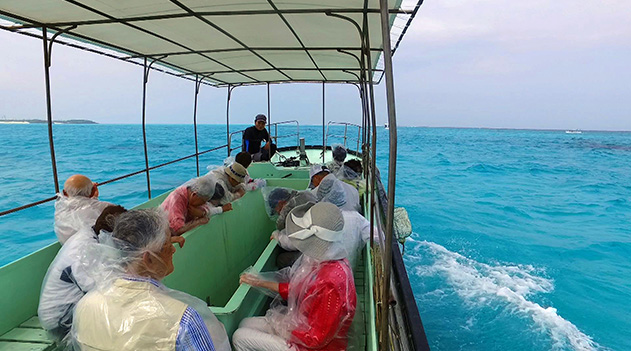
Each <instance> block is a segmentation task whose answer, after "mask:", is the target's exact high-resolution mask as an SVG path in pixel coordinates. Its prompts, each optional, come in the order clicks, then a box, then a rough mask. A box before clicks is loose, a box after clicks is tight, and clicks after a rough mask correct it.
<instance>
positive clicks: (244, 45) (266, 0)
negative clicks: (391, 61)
mask: <svg viewBox="0 0 631 351" xmlns="http://www.w3.org/2000/svg"><path fill="white" fill-rule="evenodd" d="M402 1H403V0H391V1H390V2H389V6H390V13H391V18H390V19H391V20H390V24H391V28H392V25H393V24H394V23H395V19H396V18H397V15H398V14H408V19H409V20H411V18H410V16H409V13H410V12H411V10H407V11H405V10H403V9H401V4H402ZM420 2H421V1H419V2H418V3H417V2H416V1H415V2H414V5H416V7H415V8H414V9H413V12H415V11H416V9H418V6H419V5H420ZM0 16H2V17H3V18H4V19H7V20H9V21H12V22H16V23H18V24H19V25H18V26H12V27H10V28H11V30H23V31H26V30H29V28H41V27H44V26H45V27H46V28H47V29H48V30H49V31H60V30H61V31H64V32H63V33H62V35H63V36H65V37H69V38H72V39H76V40H79V41H81V42H83V43H88V44H92V45H96V46H97V48H96V50H97V51H99V50H101V49H106V50H114V51H116V52H117V53H122V54H124V55H126V58H127V59H131V60H134V59H144V58H145V57H146V58H148V59H149V60H154V59H156V60H157V61H156V65H162V66H166V67H168V68H170V69H172V70H175V71H176V72H178V73H179V74H182V75H187V76H194V75H198V76H199V77H204V80H205V82H207V83H211V84H213V85H227V84H232V85H235V84H262V83H277V82H300V81H303V82H357V81H359V77H360V74H361V65H360V56H361V48H362V40H361V36H360V31H366V30H367V31H368V33H369V41H370V52H371V66H372V68H373V69H374V70H375V72H376V73H379V70H378V69H376V67H377V64H378V61H379V55H380V54H381V49H382V40H381V38H382V37H381V27H380V13H379V1H378V0H365V1H364V0H361V1H360V0H322V1H318V2H315V1H313V0H312V1H309V0H292V1H280V0H247V1H245V0H212V1H208V0H206V1H203V0H133V1H122V0H66V1H63V0H20V1H15V0H0ZM364 16H365V17H364ZM412 17H413V16H412ZM406 25H407V23H406ZM4 29H7V28H6V27H5V28H4ZM402 34H403V33H400V35H402ZM399 39H400V38H396V39H395V40H396V41H397V42H398V40H399Z"/></svg>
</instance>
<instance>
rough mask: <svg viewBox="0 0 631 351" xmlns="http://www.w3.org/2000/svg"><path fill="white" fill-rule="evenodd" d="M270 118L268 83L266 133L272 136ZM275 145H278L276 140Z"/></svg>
mask: <svg viewBox="0 0 631 351" xmlns="http://www.w3.org/2000/svg"><path fill="white" fill-rule="evenodd" d="M271 123H272V116H271V104H270V94H269V83H267V132H268V133H269V135H270V138H271V135H272V127H271ZM274 142H275V143H276V144H278V140H274Z"/></svg>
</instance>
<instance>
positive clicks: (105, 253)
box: [71, 209, 231, 351]
mask: <svg viewBox="0 0 631 351" xmlns="http://www.w3.org/2000/svg"><path fill="white" fill-rule="evenodd" d="M140 211H146V212H145V213H143V215H144V214H148V216H144V217H142V216H138V214H137V213H138V212H140ZM133 212H135V213H133ZM158 212H159V210H157V209H150V210H135V211H129V212H127V214H130V213H132V215H135V216H137V217H136V218H138V217H140V220H135V221H130V217H129V216H127V217H125V216H126V215H127V214H125V215H121V216H120V217H119V219H118V221H119V222H121V223H122V224H121V225H120V226H127V227H126V228H125V227H123V228H121V227H120V226H119V223H118V222H117V226H116V227H115V228H114V232H115V233H116V232H117V231H118V232H119V233H120V232H123V233H133V232H137V231H143V230H144V231H146V232H155V233H158V234H156V235H153V236H151V235H145V236H144V237H142V236H127V237H125V236H124V235H122V236H121V235H120V234H113V235H107V234H101V236H100V237H99V240H100V243H99V244H97V245H94V246H93V247H92V249H91V250H88V252H86V254H85V256H84V257H83V259H82V264H83V265H85V266H86V267H89V268H88V269H90V270H92V273H91V274H92V276H93V277H95V281H96V282H97V283H96V287H95V288H94V289H93V290H92V291H90V292H89V293H88V294H86V295H85V297H84V298H83V299H81V301H79V303H78V304H77V306H76V308H75V311H74V319H73V324H72V330H71V337H72V340H71V341H72V345H73V346H74V348H75V350H112V351H114V350H142V349H152V350H184V349H187V348H186V345H188V343H190V342H191V340H193V339H195V338H197V339H199V338H200V335H202V336H203V335H207V334H205V333H204V330H203V326H204V325H205V327H206V328H207V329H208V332H209V334H210V338H211V340H212V343H213V345H214V348H215V350H217V351H229V350H230V349H231V348H230V344H229V341H228V336H227V334H226V331H225V328H224V326H223V324H221V323H220V322H219V321H218V320H217V318H216V317H215V316H214V315H213V314H212V312H211V311H210V309H209V308H208V306H207V305H206V303H205V302H203V301H201V300H200V299H198V298H196V297H193V296H191V295H188V294H186V293H183V292H180V291H176V290H172V289H169V288H167V287H165V286H164V285H162V284H161V283H160V282H159V279H158V278H151V277H164V276H165V275H168V274H169V273H170V269H172V266H170V262H169V261H165V260H163V259H162V257H164V255H165V254H164V252H169V250H173V251H174V250H175V249H174V248H173V247H172V245H173V244H172V243H171V241H170V240H169V239H168V238H169V235H168V234H167V233H168V232H167V231H168V221H166V218H165V217H164V216H165V215H164V214H163V213H158ZM156 218H157V219H156ZM125 222H130V224H126V223H125ZM147 227H149V229H147ZM161 233H164V235H162V234H161ZM114 235H116V236H117V237H114ZM177 238H178V239H179V240H181V238H180V237H177ZM180 242H181V241H180ZM147 262H151V264H150V265H149V264H148V263H147ZM170 267H171V268H170ZM191 321H199V324H195V323H191ZM199 325H202V328H201V331H200V328H199ZM195 326H196V327H195ZM202 339H204V338H203V337H202ZM206 339H207V337H206Z"/></svg>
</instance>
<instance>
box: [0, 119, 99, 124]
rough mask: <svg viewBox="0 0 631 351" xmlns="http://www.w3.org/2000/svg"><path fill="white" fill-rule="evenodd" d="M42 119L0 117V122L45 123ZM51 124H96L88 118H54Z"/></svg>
mask: <svg viewBox="0 0 631 351" xmlns="http://www.w3.org/2000/svg"><path fill="white" fill-rule="evenodd" d="M46 123H48V122H47V121H46V120H44V119H0V124H46ZM53 124H98V123H96V122H94V121H90V120H89V119H69V120H65V121H62V120H54V121H53Z"/></svg>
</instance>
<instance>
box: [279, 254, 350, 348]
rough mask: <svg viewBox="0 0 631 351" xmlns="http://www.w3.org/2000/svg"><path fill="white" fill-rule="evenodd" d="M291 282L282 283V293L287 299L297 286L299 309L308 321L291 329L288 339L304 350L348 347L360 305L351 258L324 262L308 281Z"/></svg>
mask: <svg viewBox="0 0 631 351" xmlns="http://www.w3.org/2000/svg"><path fill="white" fill-rule="evenodd" d="M292 284H293V285H291V286H290V285H289V283H280V284H279V292H280V295H281V296H282V297H283V298H284V299H285V300H287V299H288V298H289V295H290V290H292V292H293V290H294V289H298V292H297V293H298V294H299V296H296V298H297V299H298V300H297V306H298V308H297V310H298V313H300V314H301V315H302V316H304V320H306V323H302V324H301V325H300V326H298V327H297V328H296V329H294V330H293V331H292V332H291V338H290V340H289V342H290V343H291V344H292V345H295V346H296V347H297V348H298V350H301V351H310V350H314V349H317V350H323V351H344V350H346V345H347V343H348V329H349V328H350V326H351V323H352V322H353V317H354V316H355V307H356V305H357V295H356V292H355V281H354V279H353V271H352V270H351V268H350V265H349V263H348V260H347V259H344V260H337V261H325V262H322V263H321V264H320V265H319V266H318V267H317V268H316V270H315V271H314V272H313V274H311V275H310V279H308V281H301V282H297V283H294V282H292ZM294 285H295V286H294Z"/></svg>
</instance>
